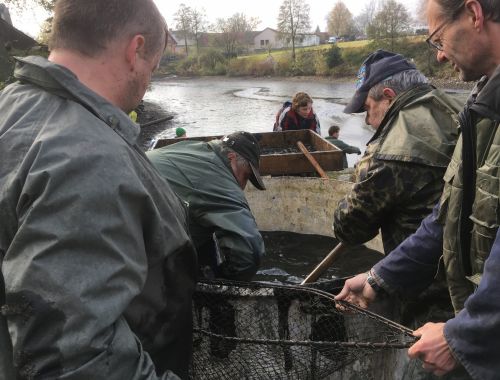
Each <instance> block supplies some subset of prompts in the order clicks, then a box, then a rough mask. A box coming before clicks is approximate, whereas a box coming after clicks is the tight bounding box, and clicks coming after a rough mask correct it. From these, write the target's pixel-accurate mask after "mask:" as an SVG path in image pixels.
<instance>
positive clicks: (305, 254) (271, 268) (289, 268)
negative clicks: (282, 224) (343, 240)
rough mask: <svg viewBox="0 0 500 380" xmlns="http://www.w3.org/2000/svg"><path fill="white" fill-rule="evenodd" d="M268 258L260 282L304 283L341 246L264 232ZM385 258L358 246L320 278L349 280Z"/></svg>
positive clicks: (325, 238) (312, 237)
mask: <svg viewBox="0 0 500 380" xmlns="http://www.w3.org/2000/svg"><path fill="white" fill-rule="evenodd" d="M261 234H262V237H263V238H264V243H265V245H266V256H265V257H264V259H263V260H262V263H261V268H260V270H259V272H258V273H257V276H256V278H255V280H257V281H280V282H285V283H300V282H302V280H303V279H304V278H305V277H306V276H307V275H308V274H309V273H310V272H311V271H312V270H313V269H314V268H315V267H316V265H317V264H319V263H320V262H321V260H323V259H324V258H325V256H326V255H327V254H328V253H329V252H330V251H331V250H332V249H333V248H334V247H335V246H336V245H337V243H338V242H337V240H335V239H334V238H331V237H328V236H321V235H303V234H298V233H293V232H261ZM381 258H382V255H381V254H380V253H379V252H377V251H374V250H372V249H369V248H366V247H365V246H363V245H361V246H356V247H352V248H350V249H349V250H348V251H346V252H345V253H343V254H342V255H341V256H339V258H338V260H337V261H335V262H334V264H333V265H332V267H330V268H329V269H328V270H327V271H326V272H325V273H324V274H323V275H322V276H321V278H320V280H329V279H332V278H339V277H346V276H351V275H355V274H358V273H361V272H365V271H368V270H369V269H370V268H371V267H372V266H373V265H374V264H375V263H376V262H377V261H379V260H380V259H381Z"/></svg>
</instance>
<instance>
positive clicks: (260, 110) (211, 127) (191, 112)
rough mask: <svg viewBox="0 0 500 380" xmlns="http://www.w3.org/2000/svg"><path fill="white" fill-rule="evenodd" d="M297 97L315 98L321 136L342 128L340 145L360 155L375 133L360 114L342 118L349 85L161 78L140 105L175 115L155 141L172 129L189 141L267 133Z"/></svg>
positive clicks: (351, 89)
mask: <svg viewBox="0 0 500 380" xmlns="http://www.w3.org/2000/svg"><path fill="white" fill-rule="evenodd" d="M299 91H304V92H307V93H308V94H309V95H311V97H312V98H313V100H314V104H313V107H314V110H315V112H316V114H317V115H318V117H319V120H320V124H321V134H322V135H323V136H327V135H328V128H329V127H330V125H332V124H337V125H340V127H341V128H342V130H341V132H340V139H341V140H343V141H345V142H346V143H348V144H351V145H356V146H358V147H359V148H360V149H361V151H364V147H365V144H366V142H367V141H368V140H369V139H370V137H371V136H372V135H373V130H372V129H371V128H370V127H369V126H367V125H365V123H364V115H363V114H362V115H346V114H344V113H343V112H342V110H343V108H344V106H345V104H347V102H348V101H349V99H350V98H351V96H352V95H353V93H354V83H352V82H340V83H339V82H326V81H315V80H311V81H310V80H297V79H293V80H286V79H266V78H264V79H263V78H259V79H240V78H225V77H215V78H212V77H208V78H195V79H179V78H164V79H157V80H154V81H153V82H152V85H151V89H150V91H148V92H147V93H146V95H145V97H144V99H145V100H147V101H150V102H154V103H157V104H159V105H160V106H161V107H162V108H164V109H166V110H167V111H168V112H169V113H172V114H173V115H174V119H173V120H172V121H170V122H169V123H168V126H169V127H167V129H165V130H164V131H163V132H161V133H160V135H159V136H158V137H159V138H172V137H174V135H175V128H176V127H183V128H184V129H186V131H187V134H188V136H210V135H219V134H226V133H231V132H234V131H236V130H246V131H249V132H270V131H272V128H273V124H274V119H275V116H276V113H277V111H278V110H279V109H280V107H281V105H282V104H283V102H284V101H286V100H290V99H291V98H292V97H293V95H294V94H295V93H297V92H299ZM358 158H359V156H357V155H348V161H349V166H353V164H354V163H355V162H356V161H357V159H358Z"/></svg>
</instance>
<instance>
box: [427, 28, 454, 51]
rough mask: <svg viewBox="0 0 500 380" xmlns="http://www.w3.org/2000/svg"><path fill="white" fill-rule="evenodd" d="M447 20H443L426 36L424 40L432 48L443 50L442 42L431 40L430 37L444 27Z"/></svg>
mask: <svg viewBox="0 0 500 380" xmlns="http://www.w3.org/2000/svg"><path fill="white" fill-rule="evenodd" d="M448 23H449V21H445V22H443V23H442V24H441V25H439V27H438V28H437V29H436V30H435V31H434V32H432V34H431V35H430V36H429V37H427V38H426V40H425V42H426V43H427V44H428V45H429V46H430V47H432V48H434V49H437V50H439V51H443V44H442V43H441V41H433V40H432V37H434V36H435V35H436V34H437V33H438V32H439V31H441V30H442V29H444V27H445V26H446V25H448Z"/></svg>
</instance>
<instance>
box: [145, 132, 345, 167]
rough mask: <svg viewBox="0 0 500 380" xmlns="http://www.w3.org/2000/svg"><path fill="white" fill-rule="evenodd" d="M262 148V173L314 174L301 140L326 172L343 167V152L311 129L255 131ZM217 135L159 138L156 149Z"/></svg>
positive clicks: (211, 137)
mask: <svg viewBox="0 0 500 380" xmlns="http://www.w3.org/2000/svg"><path fill="white" fill-rule="evenodd" d="M253 135H254V136H256V138H257V140H258V141H259V145H260V149H261V157H260V173H261V174H262V175H272V176H283V175H305V174H310V175H311V174H313V173H314V167H313V166H311V163H310V162H309V161H308V160H307V158H306V157H305V156H304V154H303V153H301V152H300V150H299V149H298V148H297V142H299V141H301V142H302V143H303V144H304V145H305V146H306V148H307V149H308V150H309V151H310V154H311V155H312V156H313V158H314V159H315V160H316V161H317V162H318V164H319V165H320V166H321V167H322V168H323V170H325V171H334V170H341V169H342V158H343V153H342V151H341V150H340V149H338V148H337V147H336V146H335V145H333V144H332V143H330V142H329V141H327V140H325V139H324V138H322V137H321V136H320V135H318V134H317V133H315V132H312V131H310V130H305V129H304V130H298V131H285V132H264V133H253ZM222 137H223V136H222V135H218V136H201V137H186V138H177V139H160V140H157V141H156V143H155V144H154V146H153V149H156V148H161V147H163V146H166V145H171V144H175V143H177V142H179V141H184V140H188V141H190V140H191V141H192V140H194V141H210V140H214V139H220V138H222Z"/></svg>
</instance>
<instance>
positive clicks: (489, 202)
mask: <svg viewBox="0 0 500 380" xmlns="http://www.w3.org/2000/svg"><path fill="white" fill-rule="evenodd" d="M426 10H427V18H428V22H429V30H430V31H431V32H432V33H431V34H430V36H429V38H428V40H427V41H428V43H429V44H430V45H431V46H432V47H434V48H436V49H437V50H438V52H437V59H438V60H439V61H440V62H446V61H449V62H450V63H451V64H452V66H453V68H454V69H455V70H456V71H457V72H458V73H459V75H460V78H461V79H462V80H464V81H470V80H479V81H478V83H477V86H476V88H475V89H474V90H473V92H472V94H471V96H470V98H469V100H468V101H467V104H466V106H465V108H464V110H463V111H462V112H461V114H460V117H459V119H460V127H461V137H460V139H459V142H458V144H457V148H456V149H455V152H454V154H453V157H452V160H451V162H450V165H449V166H448V169H447V171H446V173H445V176H444V180H445V188H444V190H443V194H442V196H441V199H440V201H439V203H438V204H437V205H436V207H435V208H434V210H433V213H432V214H431V215H429V216H428V217H427V218H426V219H424V221H423V222H422V224H421V226H420V228H419V229H418V230H417V232H416V233H415V234H413V235H412V236H410V237H409V238H408V239H407V240H405V241H404V242H403V243H402V244H401V245H400V246H399V247H397V248H396V249H395V250H394V251H393V252H392V253H391V255H389V256H388V257H386V258H385V259H384V260H382V261H380V262H379V263H377V264H376V265H375V266H374V267H373V268H372V270H371V271H370V272H369V273H368V274H360V275H358V276H356V277H355V278H353V279H351V280H348V281H347V282H346V285H345V286H344V289H343V290H342V292H341V293H340V294H339V295H338V296H337V299H344V300H348V301H350V302H355V303H358V304H360V305H362V306H366V305H367V304H368V303H370V302H371V301H373V300H374V299H375V297H376V295H377V293H376V289H377V290H380V291H386V292H389V293H397V294H414V293H418V292H420V291H422V290H423V289H425V287H426V286H427V285H428V284H429V283H430V282H431V281H432V279H433V277H434V273H435V271H436V268H437V267H438V266H439V265H440V264H441V265H444V267H445V270H446V274H447V283H448V289H449V292H450V296H451V298H452V302H453V306H454V308H455V312H456V315H455V317H454V318H452V319H450V320H448V321H446V322H445V323H427V324H425V325H424V326H423V327H421V328H420V329H418V330H416V331H415V335H416V336H419V337H420V339H419V341H418V342H417V343H415V344H414V345H413V347H411V348H410V350H409V355H410V357H414V358H416V357H418V358H420V359H422V361H423V367H424V368H425V369H427V370H428V371H429V372H433V373H434V374H436V375H443V374H447V373H449V374H450V375H451V374H453V373H455V372H453V371H459V370H460V369H464V370H465V371H466V372H467V373H468V376H470V378H473V379H481V380H488V379H498V378H499V373H500V360H499V348H498V347H499V343H498V342H499V341H500V297H499V294H500V276H499V273H500V233H499V230H498V227H499V225H500V202H499V195H500V149H499V146H500V129H499V128H498V125H499V123H500V1H499V0H465V1H458V0H457V1H450V0H448V1H444V0H428V1H427V4H426ZM441 259H442V260H441Z"/></svg>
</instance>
